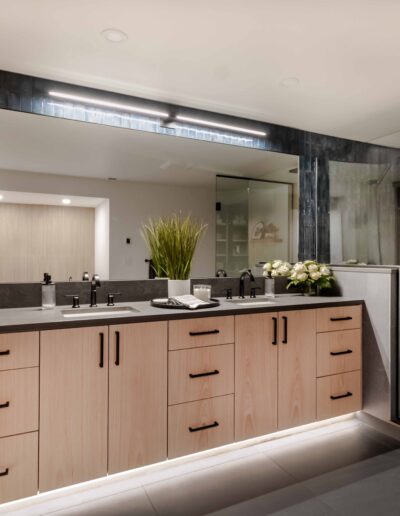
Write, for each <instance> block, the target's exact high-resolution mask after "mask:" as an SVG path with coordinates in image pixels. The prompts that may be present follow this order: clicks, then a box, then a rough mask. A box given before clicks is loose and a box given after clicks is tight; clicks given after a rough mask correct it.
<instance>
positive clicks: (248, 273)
mask: <svg viewBox="0 0 400 516" xmlns="http://www.w3.org/2000/svg"><path fill="white" fill-rule="evenodd" d="M247 276H248V277H249V278H250V281H254V276H253V274H252V273H251V270H250V269H248V270H246V271H243V272H242V274H241V275H240V279H239V297H240V299H244V280H245V278H246V277H247Z"/></svg>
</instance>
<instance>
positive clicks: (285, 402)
mask: <svg viewBox="0 0 400 516" xmlns="http://www.w3.org/2000/svg"><path fill="white" fill-rule="evenodd" d="M284 317H287V341H288V342H287V344H283V343H282V341H283V336H284V319H283V318H284ZM316 359H317V343H316V313H315V310H294V311H289V312H280V313H279V357H278V428H279V429H280V430H282V429H285V428H291V427H295V426H299V425H303V424H306V423H311V422H312V421H315V419H316V388H317V385H316V373H317V360H316Z"/></svg>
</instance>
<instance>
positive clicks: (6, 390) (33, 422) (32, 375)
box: [0, 367, 39, 458]
mask: <svg viewBox="0 0 400 516" xmlns="http://www.w3.org/2000/svg"><path fill="white" fill-rule="evenodd" d="M38 418H39V368H38V367H31V368H28V369H16V370H15V371H12V370H11V371H2V372H0V437H4V436H7V435H14V434H22V433H24V432H32V431H34V430H37V429H38ZM0 458H1V456H0Z"/></svg>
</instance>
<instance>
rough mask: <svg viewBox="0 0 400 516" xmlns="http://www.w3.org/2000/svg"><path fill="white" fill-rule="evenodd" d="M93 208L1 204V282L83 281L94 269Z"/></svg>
mask: <svg viewBox="0 0 400 516" xmlns="http://www.w3.org/2000/svg"><path fill="white" fill-rule="evenodd" d="M94 213H95V210H94V208H80V207H73V206H68V207H67V206H48V205H35V204H7V203H1V204H0V238H1V242H2V253H1V261H0V281H3V282H4V281H8V282H10V281H11V282H12V281H41V279H42V277H43V271H50V272H51V274H52V277H53V279H55V280H58V281H68V278H69V277H70V276H72V278H73V279H76V280H80V279H81V277H82V271H89V272H92V271H93V269H94V221H95V218H94Z"/></svg>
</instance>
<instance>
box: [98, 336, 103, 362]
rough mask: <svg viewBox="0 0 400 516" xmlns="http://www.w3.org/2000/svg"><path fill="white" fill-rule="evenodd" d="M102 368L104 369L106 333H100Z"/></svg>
mask: <svg viewBox="0 0 400 516" xmlns="http://www.w3.org/2000/svg"><path fill="white" fill-rule="evenodd" d="M99 366H100V367H104V333H100V362H99Z"/></svg>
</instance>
